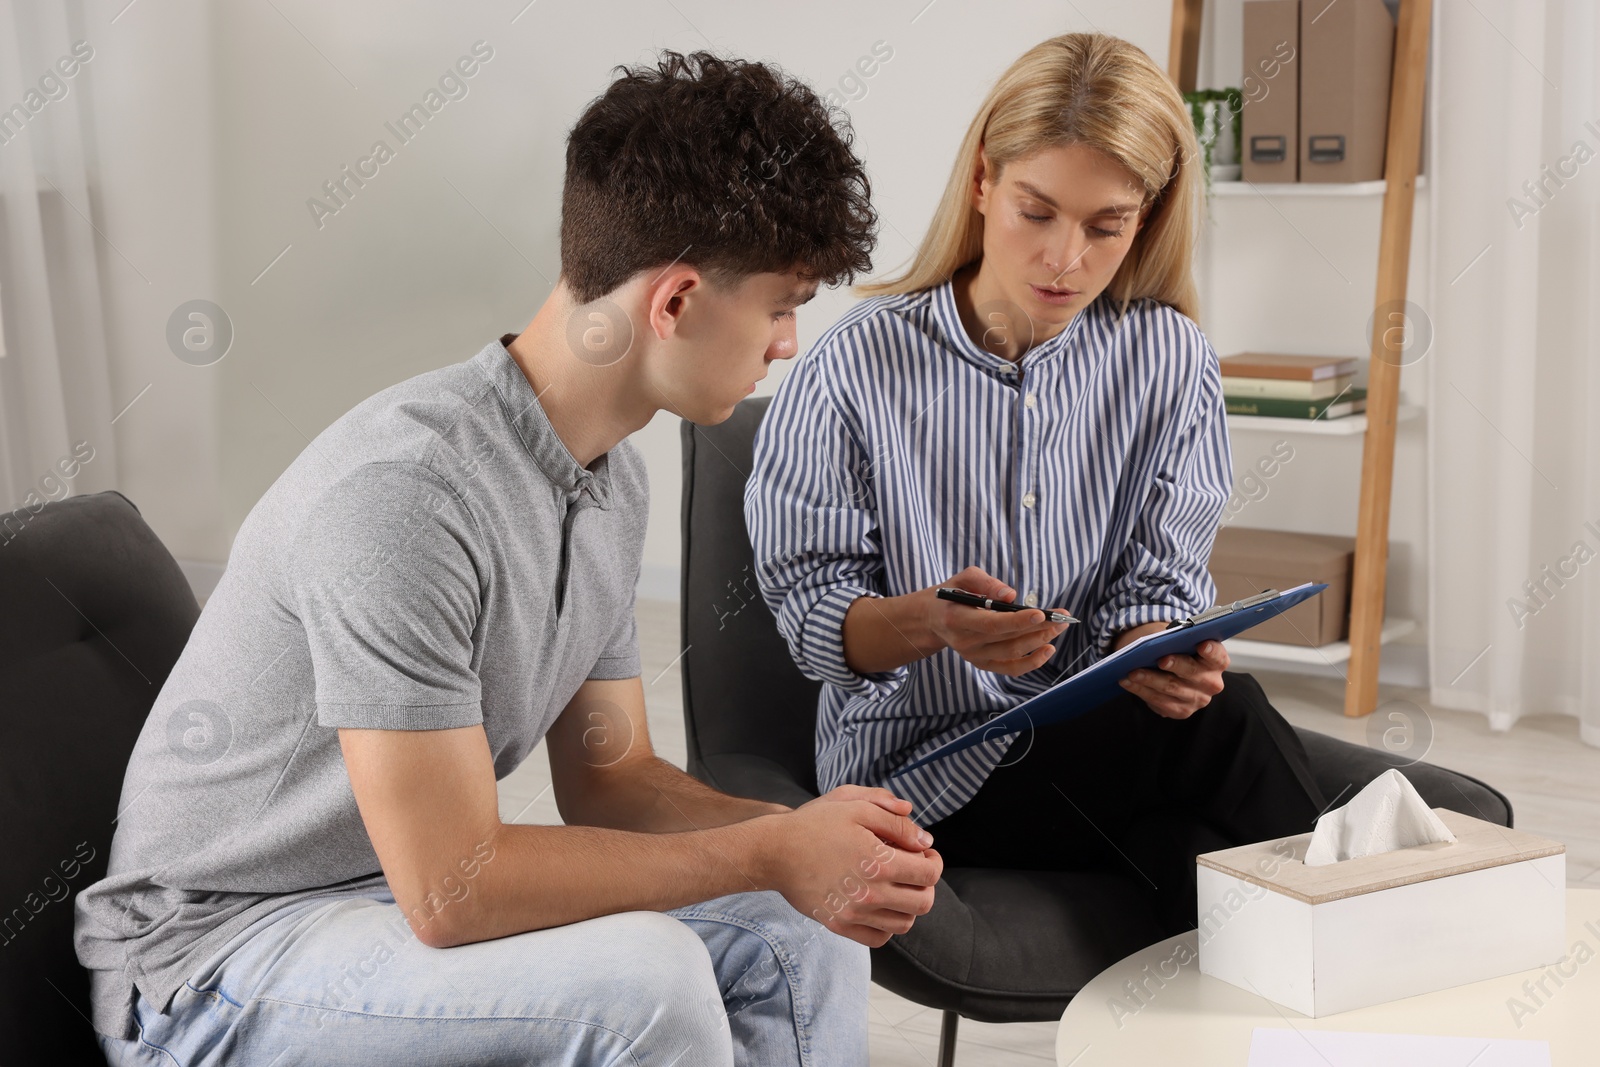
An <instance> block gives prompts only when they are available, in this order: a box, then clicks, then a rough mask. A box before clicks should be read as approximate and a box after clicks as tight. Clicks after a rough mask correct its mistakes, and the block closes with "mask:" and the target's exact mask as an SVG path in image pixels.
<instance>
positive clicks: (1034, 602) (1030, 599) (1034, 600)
mask: <svg viewBox="0 0 1600 1067" xmlns="http://www.w3.org/2000/svg"><path fill="white" fill-rule="evenodd" d="M1022 602H1023V603H1024V604H1026V605H1028V607H1030V608H1036V607H1038V606H1039V591H1038V590H1037V589H1030V590H1028V595H1027V596H1025V597H1023V598H1022Z"/></svg>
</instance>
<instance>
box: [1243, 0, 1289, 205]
mask: <svg viewBox="0 0 1600 1067" xmlns="http://www.w3.org/2000/svg"><path fill="white" fill-rule="evenodd" d="M1299 53H1300V0H1248V2H1247V3H1246V4H1245V5H1244V57H1243V58H1244V79H1243V81H1241V82H1240V92H1241V94H1243V97H1244V102H1245V103H1244V109H1243V110H1242V111H1241V112H1240V113H1239V121H1240V127H1239V147H1240V150H1241V152H1242V154H1243V155H1244V159H1242V160H1240V164H1241V166H1242V167H1243V171H1242V177H1243V178H1244V180H1245V181H1247V182H1292V181H1295V180H1297V178H1298V175H1299V173H1300V149H1299V145H1300V133H1299V129H1300V63H1299Z"/></svg>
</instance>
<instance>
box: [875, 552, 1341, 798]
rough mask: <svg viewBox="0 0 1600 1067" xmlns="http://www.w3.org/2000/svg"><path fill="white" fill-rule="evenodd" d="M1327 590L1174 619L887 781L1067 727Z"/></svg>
mask: <svg viewBox="0 0 1600 1067" xmlns="http://www.w3.org/2000/svg"><path fill="white" fill-rule="evenodd" d="M1326 588H1328V586H1327V583H1326V582H1305V583H1303V584H1301V585H1297V586H1295V587H1294V588H1293V589H1286V590H1284V591H1283V592H1281V593H1280V592H1278V591H1277V590H1276V589H1268V590H1266V591H1264V592H1262V593H1259V594H1257V595H1256V596H1253V597H1247V598H1245V599H1243V600H1235V601H1233V602H1232V603H1229V604H1218V605H1216V606H1214V607H1210V608H1207V609H1206V610H1205V611H1202V612H1200V613H1199V614H1198V615H1192V616H1190V617H1189V618H1187V619H1176V620H1174V621H1172V622H1170V623H1168V624H1167V628H1166V629H1164V630H1156V631H1154V632H1152V633H1148V634H1145V635H1144V636H1143V637H1140V638H1139V639H1137V640H1135V641H1130V642H1128V643H1127V644H1126V645H1123V646H1122V647H1121V648H1119V649H1117V650H1116V651H1115V652H1113V653H1111V654H1110V655H1108V656H1106V657H1105V658H1104V659H1101V660H1099V661H1098V662H1096V663H1094V664H1092V665H1090V666H1088V667H1085V668H1084V669H1083V670H1081V671H1079V672H1078V673H1077V674H1074V675H1073V676H1072V677H1070V678H1066V679H1064V680H1062V681H1060V682H1057V683H1056V684H1055V685H1053V686H1051V687H1050V688H1049V689H1046V690H1045V691H1044V692H1042V693H1040V694H1039V695H1037V696H1034V697H1030V698H1028V699H1027V700H1025V701H1023V702H1022V703H1021V704H1018V705H1017V706H1016V707H1014V708H1011V709H1010V710H1009V711H1005V712H1002V713H1001V714H1000V715H997V716H995V717H994V718H992V719H990V720H988V721H987V722H984V723H980V724H979V725H977V726H974V727H973V728H972V729H970V730H968V731H967V732H966V733H964V734H962V735H961V736H959V737H956V738H953V739H951V740H949V741H946V742H945V743H944V744H942V745H940V746H939V747H938V748H936V749H934V750H933V751H932V752H930V753H928V754H927V755H925V756H923V757H921V758H920V759H918V760H916V761H914V762H912V763H909V764H907V765H906V766H904V767H902V768H900V769H899V770H898V771H895V772H894V773H893V774H891V775H890V777H891V778H895V777H899V776H900V775H902V774H906V773H907V772H909V771H914V770H916V769H917V768H918V767H922V766H925V765H927V764H929V763H932V762H933V761H935V760H939V759H943V758H944V757H946V756H948V755H950V754H952V753H954V752H960V751H961V750H963V749H967V748H971V747H972V746H973V745H977V744H981V743H982V742H984V741H993V740H997V739H999V738H1003V737H1010V736H1011V735H1012V734H1020V733H1022V732H1023V731H1024V730H1029V729H1032V728H1033V727H1035V726H1048V725H1050V724H1051V723H1058V722H1066V721H1067V720H1068V719H1074V718H1077V717H1078V716H1079V715H1082V714H1083V713H1084V712H1086V711H1089V710H1090V709H1092V708H1095V707H1098V706H1099V705H1101V704H1103V703H1105V702H1106V701H1107V700H1110V699H1111V698H1112V697H1114V696H1118V695H1120V694H1122V693H1125V692H1127V690H1125V689H1123V688H1122V686H1121V685H1120V684H1119V683H1120V682H1121V680H1122V679H1123V678H1124V677H1126V676H1127V674H1128V673H1129V672H1130V671H1136V670H1139V669H1141V668H1152V667H1154V666H1155V665H1156V663H1157V662H1159V661H1160V660H1161V658H1162V657H1163V656H1168V655H1192V654H1193V653H1194V650H1195V649H1197V648H1199V647H1200V646H1201V645H1202V644H1204V643H1205V642H1207V641H1225V640H1227V639H1228V638H1230V637H1232V636H1234V635H1235V634H1239V633H1243V632H1244V631H1245V630H1248V629H1250V628H1251V627H1252V626H1255V625H1258V624H1259V623H1263V622H1266V621H1267V620H1268V619H1270V618H1272V617H1273V616H1274V615H1277V614H1280V613H1282V612H1284V611H1287V610H1288V609H1290V608H1292V607H1294V606H1295V605H1296V604H1298V603H1300V602H1301V601H1303V600H1309V599H1310V598H1312V597H1314V596H1316V595H1317V594H1318V593H1320V592H1322V591H1323V590H1324V589H1326Z"/></svg>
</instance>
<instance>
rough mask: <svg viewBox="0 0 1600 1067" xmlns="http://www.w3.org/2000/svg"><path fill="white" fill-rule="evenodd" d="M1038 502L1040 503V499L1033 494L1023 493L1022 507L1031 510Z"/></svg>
mask: <svg viewBox="0 0 1600 1067" xmlns="http://www.w3.org/2000/svg"><path fill="white" fill-rule="evenodd" d="M1038 502H1039V498H1038V497H1036V496H1034V495H1033V494H1032V493H1023V494H1022V506H1023V507H1025V508H1031V507H1033V505H1034V504H1036V503H1038Z"/></svg>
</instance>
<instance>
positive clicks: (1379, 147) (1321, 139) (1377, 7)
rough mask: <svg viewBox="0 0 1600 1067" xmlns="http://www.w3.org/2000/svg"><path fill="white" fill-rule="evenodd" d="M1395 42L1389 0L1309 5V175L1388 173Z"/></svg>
mask: <svg viewBox="0 0 1600 1067" xmlns="http://www.w3.org/2000/svg"><path fill="white" fill-rule="evenodd" d="M1394 43H1395V20H1394V17H1393V16H1392V15H1390V14H1389V9H1388V8H1387V7H1385V6H1384V3H1383V0H1343V2H1342V3H1337V4H1330V3H1328V2H1327V0H1305V2H1303V3H1302V4H1301V7H1300V146H1299V150H1300V180H1301V181H1303V182H1364V181H1373V180H1376V179H1378V178H1382V177H1383V157H1384V152H1385V149H1386V148H1387V145H1388V133H1389V86H1390V82H1391V80H1392V76H1393V69H1392V68H1393V61H1394ZM1247 110H1248V109H1247Z"/></svg>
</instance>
